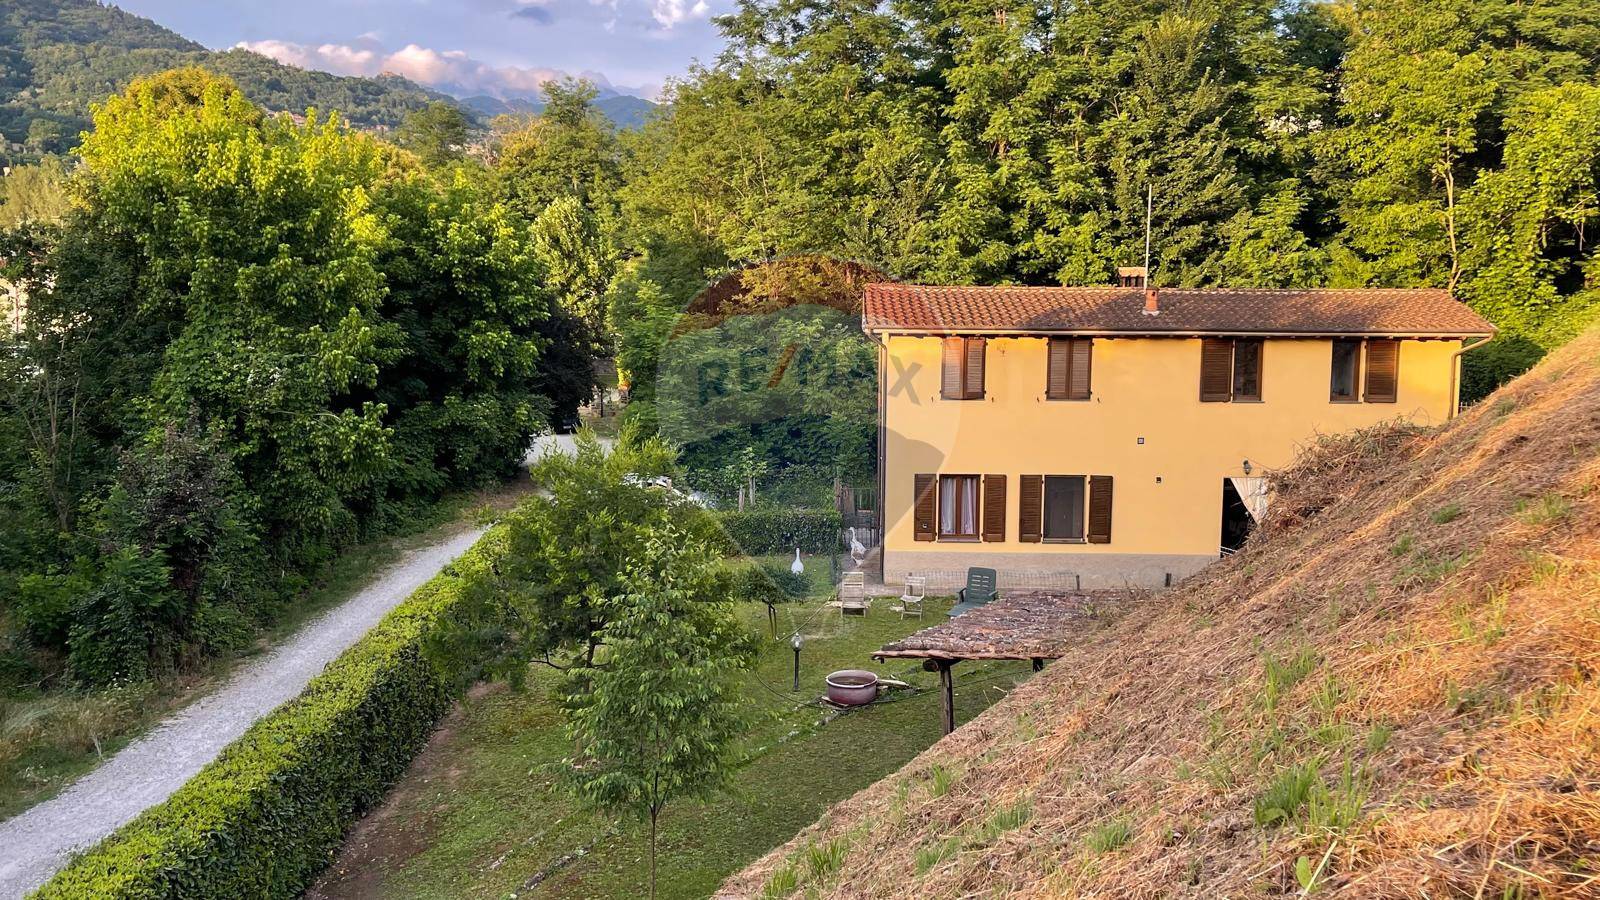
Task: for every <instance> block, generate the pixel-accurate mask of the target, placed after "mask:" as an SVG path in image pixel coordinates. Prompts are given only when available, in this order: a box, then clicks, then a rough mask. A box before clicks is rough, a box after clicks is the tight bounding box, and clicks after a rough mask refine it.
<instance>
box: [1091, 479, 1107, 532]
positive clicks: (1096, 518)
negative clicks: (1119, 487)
mask: <svg viewBox="0 0 1600 900" xmlns="http://www.w3.org/2000/svg"><path fill="white" fill-rule="evenodd" d="M1089 543H1091V544H1109V543H1111V476H1110V475H1091V476H1089Z"/></svg>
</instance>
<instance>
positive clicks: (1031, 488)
mask: <svg viewBox="0 0 1600 900" xmlns="http://www.w3.org/2000/svg"><path fill="white" fill-rule="evenodd" d="M1043 523H1044V476H1043V475H1024V476H1022V477H1021V478H1020V479H1019V480H1018V483H1017V540H1019V541H1023V542H1025V543H1029V544H1037V543H1039V534H1040V531H1041V526H1042V525H1043Z"/></svg>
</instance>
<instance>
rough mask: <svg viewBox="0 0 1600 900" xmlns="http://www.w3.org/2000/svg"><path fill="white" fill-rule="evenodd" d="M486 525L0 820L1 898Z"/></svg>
mask: <svg viewBox="0 0 1600 900" xmlns="http://www.w3.org/2000/svg"><path fill="white" fill-rule="evenodd" d="M483 531H484V529H482V528H473V529H470V530H467V531H462V532H460V533H457V534H454V535H452V536H450V537H448V538H445V539H444V540H442V541H440V542H438V543H435V544H432V545H430V546H427V547H424V548H422V549H419V550H413V551H411V552H410V553H408V554H407V555H406V556H405V557H404V558H403V559H402V560H401V561H400V562H399V563H397V564H395V565H394V566H392V567H390V568H389V569H387V570H385V571H384V572H383V574H382V575H380V576H379V577H378V578H377V579H376V580H375V581H373V582H372V583H371V584H369V585H367V586H366V587H365V588H363V589H362V590H361V592H360V593H358V594H356V595H355V596H354V597H352V598H350V599H349V600H347V601H345V602H344V603H343V604H342V605H340V606H338V607H335V608H334V609H331V610H329V611H328V612H326V613H324V614H323V615H321V616H319V617H318V618H316V619H314V620H312V621H311V622H309V623H307V624H306V625H305V627H303V628H301V629H300V631H299V632H298V633H296V634H295V636H294V637H293V638H291V639H289V641H288V642H287V643H284V644H283V645H281V646H279V647H278V648H277V649H276V650H273V651H272V652H270V653H269V654H267V655H266V656H264V657H262V658H261V659H258V660H256V661H254V662H252V663H250V664H248V665H246V666H245V667H243V668H241V669H240V670H239V671H237V672H235V673H234V674H233V675H232V677H230V678H229V679H228V682H227V683H226V684H225V685H224V686H223V687H221V688H220V689H218V690H216V691H213V692H212V693H210V694H208V695H206V696H205V697H203V698H202V699H200V700H199V701H197V702H196V703H194V704H193V705H192V706H190V707H188V708H187V709H185V710H184V711H183V712H180V713H178V714H177V715H175V716H173V717H172V718H170V719H168V720H167V721H165V722H163V723H162V724H161V725H160V726H159V727H157V728H156V729H155V730H154V731H152V732H150V733H149V734H148V735H145V736H144V737H142V738H139V739H138V740H136V741H134V742H133V743H131V744H129V745H128V746H127V747H125V748H123V750H122V751H121V752H119V753H117V754H115V755H113V756H112V757H111V758H110V759H108V760H106V761H105V762H104V763H103V764H102V765H100V766H99V767H98V768H96V769H95V770H94V771H92V772H90V773H89V774H87V775H85V776H84V777H82V778H80V779H78V781H76V782H74V783H73V785H72V786H71V787H69V788H67V789H66V790H65V791H63V792H62V793H61V794H60V795H59V796H57V797H56V798H55V799H53V800H49V801H47V802H45V803H41V804H39V805H38V806H35V807H33V808H31V809H29V810H27V811H25V812H23V813H21V814H19V815H17V816H15V817H13V818H11V819H9V820H7V821H5V822H0V897H7V898H12V897H21V896H22V895H23V894H25V893H26V892H28V891H30V890H32V889H33V888H35V887H38V886H39V885H41V884H43V883H44V882H45V881H46V880H48V879H49V877H50V876H51V875H52V874H54V873H55V871H56V870H57V869H59V868H61V866H62V865H64V864H65V863H66V862H67V860H68V858H69V857H70V856H71V854H72V853H73V852H74V851H77V850H81V849H83V848H86V847H90V846H92V845H94V844H95V843H96V842H98V841H99V840H100V839H102V838H104V837H105V836H106V835H108V834H110V833H111V832H113V831H115V830H116V829H118V828H119V827H121V826H122V825H124V824H125V823H127V822H128V821H129V820H131V819H132V818H133V817H134V816H137V815H138V814H139V813H141V812H143V811H144V810H145V809H148V808H149V807H151V806H154V805H155V804H157V803H160V802H161V801H162V800H165V799H166V798H167V797H168V796H170V795H171V794H172V792H173V791H175V790H177V789H178V788H179V787H180V786H181V785H182V784H183V783H184V782H185V781H188V780H189V778H190V777H191V776H193V775H194V774H195V773H196V772H199V771H200V769H201V768H202V767H204V766H205V764H206V763H208V762H210V761H211V760H213V759H215V758H216V756H217V753H218V752H219V751H221V750H222V748H223V747H225V746H227V745H228V744H229V743H230V742H232V741H233V740H234V739H235V738H237V737H239V735H241V734H243V733H244V732H245V729H247V728H249V727H250V725H251V724H253V723H254V722H255V721H256V720H257V719H259V718H261V717H262V716H263V715H265V714H267V713H268V712H270V711H272V710H273V709H274V708H275V707H277V706H278V705H279V704H281V703H283V702H284V701H285V700H288V699H290V698H292V697H294V696H295V695H297V694H299V693H300V691H301V689H302V688H304V687H305V686H306V682H308V681H310V680H311V679H312V677H313V676H315V675H316V674H317V673H319V672H321V671H322V669H323V667H324V666H326V665H327V664H328V663H329V662H332V661H333V659H334V658H335V657H337V656H338V655H339V654H340V653H343V652H344V650H345V649H346V648H347V647H349V646H350V645H351V644H354V643H355V642H356V641H357V640H358V639H359V638H360V637H361V636H362V635H364V634H366V633H367V631H368V629H370V628H372V626H373V625H376V624H377V622H378V620H379V619H381V618H383V616H384V614H385V613H387V612H388V611H389V610H391V609H393V608H394V607H395V606H397V605H398V604H399V603H400V601H402V600H404V599H405V598H406V597H407V596H409V595H410V594H411V592H412V591H414V590H416V589H417V588H418V587H420V586H422V584H423V583H424V582H426V581H427V580H428V579H430V578H432V577H433V576H434V575H435V574H436V573H438V571H439V570H440V569H442V568H443V567H444V566H445V564H446V563H448V562H450V561H451V560H453V559H455V558H456V557H457V556H460V555H461V554H462V553H464V552H465V551H466V550H467V548H468V547H471V546H472V544H473V542H475V541H476V540H477V539H478V536H479V535H481V534H482V533H483Z"/></svg>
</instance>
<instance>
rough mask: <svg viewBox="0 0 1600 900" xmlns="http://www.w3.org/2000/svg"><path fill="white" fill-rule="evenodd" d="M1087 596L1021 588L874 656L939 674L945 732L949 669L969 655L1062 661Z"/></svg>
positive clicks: (950, 705)
mask: <svg viewBox="0 0 1600 900" xmlns="http://www.w3.org/2000/svg"><path fill="white" fill-rule="evenodd" d="M1089 601H1090V595H1089V594H1086V593H1081V592H1070V593H1064V592H1057V591H1025V592H1020V593H1013V594H1009V595H1008V596H1005V597H1002V598H1000V599H998V600H995V601H993V602H991V603H987V604H985V605H983V606H980V607H977V608H976V609H972V610H969V611H968V612H966V613H963V614H962V615H959V616H956V617H954V618H952V619H947V620H945V621H943V622H940V623H939V624H937V625H934V626H932V627H931V628H924V629H922V630H921V631H918V632H916V633H915V634H911V635H907V636H906V637H904V638H901V639H900V640H898V641H894V642H892V643H889V644H885V645H884V646H883V647H882V648H881V649H879V650H878V652H876V653H874V654H872V657H873V659H879V660H882V659H907V658H908V659H920V660H922V667H923V668H924V669H927V670H928V671H930V672H933V671H937V672H938V673H939V689H940V692H941V693H942V695H943V697H942V699H943V706H944V733H945V734H949V733H950V732H952V731H954V730H955V729H956V706H955V678H954V676H952V675H951V672H950V670H951V669H953V668H954V667H955V664H956V663H958V662H961V661H963V660H969V659H1026V660H1031V661H1032V662H1033V670H1034V671H1035V672H1037V671H1039V670H1040V669H1042V668H1044V661H1045V660H1047V659H1060V658H1061V656H1062V654H1063V652H1065V650H1066V648H1067V647H1068V646H1069V644H1068V641H1069V638H1071V636H1072V623H1073V622H1076V621H1081V620H1083V619H1086V618H1089V616H1090V615H1091V613H1090V611H1089V610H1090V603H1089Z"/></svg>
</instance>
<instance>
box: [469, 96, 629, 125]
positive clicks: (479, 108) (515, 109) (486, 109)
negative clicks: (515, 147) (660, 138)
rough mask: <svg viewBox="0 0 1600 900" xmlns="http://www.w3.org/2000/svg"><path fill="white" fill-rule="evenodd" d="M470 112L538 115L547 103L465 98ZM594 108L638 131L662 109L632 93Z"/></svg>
mask: <svg viewBox="0 0 1600 900" xmlns="http://www.w3.org/2000/svg"><path fill="white" fill-rule="evenodd" d="M457 102H458V103H460V104H461V106H463V107H465V108H466V109H467V110H469V111H471V112H474V113H477V114H478V115H480V116H482V117H483V118H485V119H492V118H494V117H495V116H499V115H504V114H506V113H537V112H539V111H540V110H542V109H544V104H543V103H540V102H539V101H537V100H532V99H529V98H527V97H507V98H504V99H502V98H499V97H487V96H484V95H482V94H479V95H477V96H473V97H463V98H461V99H460V100H458V101H457ZM594 106H595V108H596V109H598V110H600V112H601V113H603V114H605V117H606V118H608V119H610V120H611V121H612V122H614V123H616V126H617V127H618V128H638V127H639V126H641V125H643V124H644V123H645V122H646V121H648V120H649V119H650V116H651V114H653V113H654V112H655V111H656V110H657V109H658V108H659V107H658V106H657V105H656V104H654V103H651V102H650V101H649V100H646V99H644V98H642V97H634V96H632V95H629V94H615V93H613V94H603V95H602V96H600V97H597V98H595V101H594Z"/></svg>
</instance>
